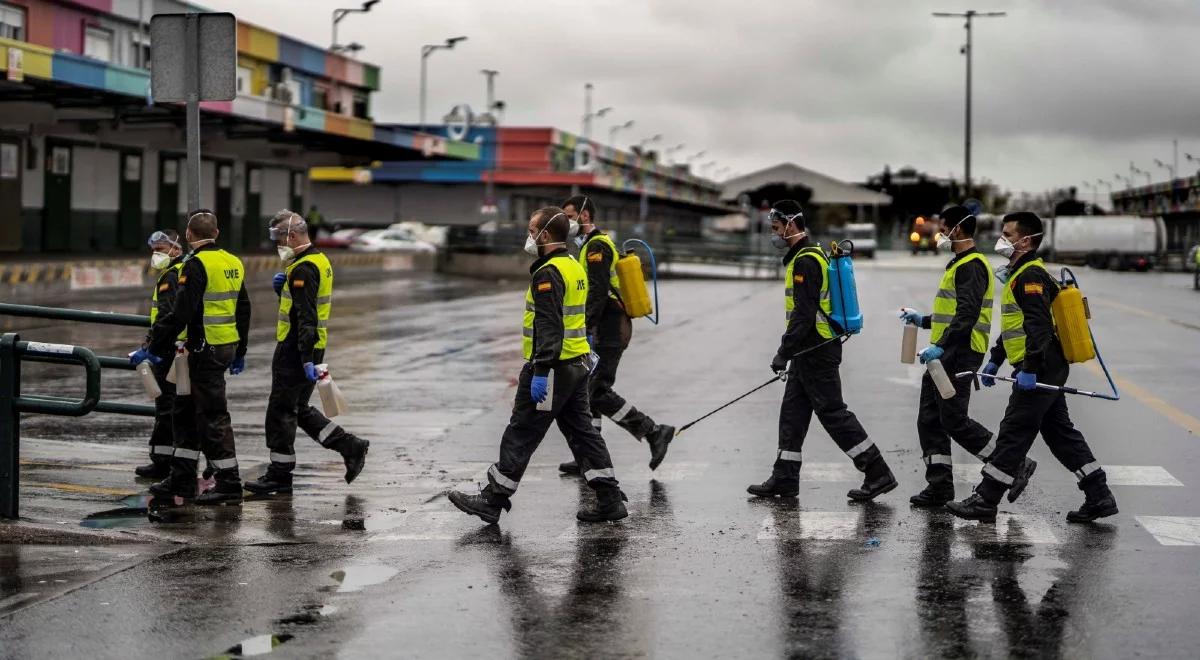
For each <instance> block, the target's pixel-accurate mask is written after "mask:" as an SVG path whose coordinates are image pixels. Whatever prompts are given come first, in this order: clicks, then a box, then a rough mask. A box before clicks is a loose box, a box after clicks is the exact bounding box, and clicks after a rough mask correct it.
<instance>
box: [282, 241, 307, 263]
mask: <svg viewBox="0 0 1200 660" xmlns="http://www.w3.org/2000/svg"><path fill="white" fill-rule="evenodd" d="M310 245H312V243H305V244H304V245H301V246H299V247H289V246H287V245H280V246H279V247H277V248H275V251H276V252H278V253H279V258H280V259H281V260H282V261H283V262H284V263H287V262H289V261H291V260H293V259H295V258H296V251H297V250H300V251H303V250H304V249H305V248H307V247H308V246H310Z"/></svg>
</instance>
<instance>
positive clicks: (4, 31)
mask: <svg viewBox="0 0 1200 660" xmlns="http://www.w3.org/2000/svg"><path fill="white" fill-rule="evenodd" d="M0 38H4V39H12V40H14V41H25V10H24V9H22V8H20V7H15V6H13V5H6V4H4V3H3V2H0Z"/></svg>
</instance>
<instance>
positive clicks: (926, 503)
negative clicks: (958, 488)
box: [908, 485, 954, 509]
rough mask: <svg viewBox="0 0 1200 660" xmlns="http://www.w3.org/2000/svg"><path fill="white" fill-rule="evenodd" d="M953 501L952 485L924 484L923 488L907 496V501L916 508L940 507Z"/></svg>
mask: <svg viewBox="0 0 1200 660" xmlns="http://www.w3.org/2000/svg"><path fill="white" fill-rule="evenodd" d="M952 501H954V486H953V485H951V486H950V487H948V488H947V487H944V486H926V487H925V490H923V491H921V492H919V493H917V494H916V495H913V496H912V497H910V498H908V503H909V504H911V505H913V506H915V507H917V508H918V509H940V508H941V507H943V506H945V505H946V503H947V502H952Z"/></svg>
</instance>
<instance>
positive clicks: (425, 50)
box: [418, 37, 467, 131]
mask: <svg viewBox="0 0 1200 660" xmlns="http://www.w3.org/2000/svg"><path fill="white" fill-rule="evenodd" d="M466 40H467V38H466V37H451V38H449V39H447V40H446V42H445V43H441V44H426V45H424V46H421V121H420V122H419V123H418V127H419V128H420V130H422V131H423V130H425V81H426V78H427V67H426V66H425V62H426V61H427V60H428V59H429V56H430V55H432V54H433V52H434V51H435V50H453V48H454V44H457V43H458V42H460V41H466Z"/></svg>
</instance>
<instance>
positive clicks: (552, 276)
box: [529, 248, 569, 376]
mask: <svg viewBox="0 0 1200 660" xmlns="http://www.w3.org/2000/svg"><path fill="white" fill-rule="evenodd" d="M562 256H569V255H568V254H567V250H566V248H562V249H558V250H555V251H554V252H551V253H549V254H547V255H545V256H543V257H541V258H540V259H538V260H537V261H535V262H533V265H532V266H530V267H529V273H530V275H531V276H532V277H531V278H530V282H529V287H530V290H531V291H533V355H532V356H531V357H530V362H532V363H533V373H534V375H536V376H545V375H546V374H548V373H550V368H551V367H553V366H554V365H555V364H557V363H558V356H559V355H560V354H561V353H562V345H563V299H564V298H565V297H566V295H567V285H566V282H564V281H563V278H562V275H561V274H559V272H558V269H557V268H553V267H551V268H542V265H544V264H545V263H546V262H547V261H549V260H551V259H553V258H554V257H562ZM539 268H541V270H538V269H539ZM547 285H548V286H547Z"/></svg>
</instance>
